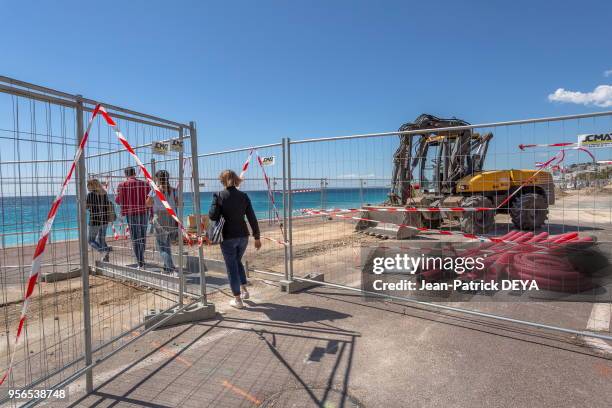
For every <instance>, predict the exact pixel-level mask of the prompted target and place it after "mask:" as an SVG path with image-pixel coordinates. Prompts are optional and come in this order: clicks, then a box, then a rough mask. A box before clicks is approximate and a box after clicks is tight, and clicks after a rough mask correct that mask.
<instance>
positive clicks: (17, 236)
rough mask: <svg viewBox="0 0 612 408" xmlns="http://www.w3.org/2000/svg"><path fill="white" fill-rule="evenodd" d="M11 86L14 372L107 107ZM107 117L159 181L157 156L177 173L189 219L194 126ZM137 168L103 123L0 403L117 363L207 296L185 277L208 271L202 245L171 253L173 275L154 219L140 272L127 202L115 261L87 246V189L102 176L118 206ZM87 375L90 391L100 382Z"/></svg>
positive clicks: (0, 320)
mask: <svg viewBox="0 0 612 408" xmlns="http://www.w3.org/2000/svg"><path fill="white" fill-rule="evenodd" d="M0 80H1V82H3V83H4V84H2V86H1V88H0V91H2V92H0V140H1V141H2V148H1V149H0V207H1V208H0V217H1V218H0V282H1V284H0V297H1V306H0V307H1V310H0V314H1V317H0V325H1V326H2V332H1V333H0V336H2V337H3V339H2V340H1V341H0V361H1V362H2V370H3V374H4V370H5V368H6V367H8V366H9V362H10V355H11V354H10V351H11V350H12V349H13V348H14V342H15V335H16V330H17V325H18V322H19V318H20V314H21V308H22V305H23V295H24V292H25V285H26V282H27V279H28V276H29V274H30V269H31V262H32V255H33V253H34V249H35V246H36V243H37V241H38V239H39V236H40V234H41V228H42V226H43V224H44V223H45V220H46V219H47V216H48V213H49V208H50V207H51V204H52V202H53V199H54V197H55V196H56V195H57V194H58V192H59V191H60V189H61V186H62V182H63V180H64V177H65V176H66V174H67V172H68V170H69V168H70V165H71V163H72V160H73V157H74V154H75V151H76V147H77V146H78V143H79V141H80V138H81V137H83V129H84V128H85V127H86V126H87V122H88V121H89V118H90V117H91V112H92V110H93V109H94V104H95V103H96V102H94V101H91V100H87V99H82V98H80V97H78V96H76V95H71V94H67V93H62V92H58V91H53V90H49V89H47V88H43V87H39V86H36V85H31V84H26V83H23V82H19V81H15V80H11V79H8V78H5V77H2V78H0ZM107 109H108V112H109V114H110V115H111V116H112V117H113V118H114V119H115V121H116V122H117V124H118V126H119V128H120V129H121V130H122V132H123V134H124V135H125V137H126V138H127V140H128V141H129V143H130V144H131V145H132V146H134V147H135V151H136V154H137V155H138V156H139V158H140V159H141V160H142V161H143V163H144V164H145V166H146V167H147V169H148V170H149V171H150V172H151V173H154V167H156V164H155V159H158V163H157V169H165V170H167V171H168V172H169V173H170V175H171V177H170V185H171V186H173V187H175V188H176V189H177V198H178V199H179V203H180V205H179V206H178V207H177V208H175V210H176V211H177V213H178V214H179V216H181V217H182V216H183V215H184V214H185V208H186V207H187V208H189V206H190V205H191V204H190V203H192V202H193V197H192V192H193V188H192V185H191V177H192V173H193V172H192V170H191V169H190V166H189V160H187V159H186V158H187V157H188V156H190V154H191V153H190V144H189V137H190V134H191V130H190V127H189V126H184V125H180V124H177V123H175V122H171V121H166V120H164V119H159V118H155V117H153V116H151V115H144V114H138V113H136V112H133V111H131V110H127V109H123V108H119V107H114V106H107ZM181 137H184V140H183V141H184V151H185V153H182V152H181V153H179V152H169V153H167V154H165V155H163V156H161V155H158V154H155V153H153V151H152V147H151V144H152V143H153V142H155V141H163V140H169V139H177V138H179V139H180V138H181ZM127 166H135V163H134V162H133V159H132V158H131V157H130V155H129V154H128V153H127V152H126V150H125V148H124V147H123V145H121V144H120V143H119V140H118V139H117V137H116V135H115V134H114V132H113V131H112V129H110V128H109V127H108V126H107V125H106V123H105V122H104V121H103V120H102V119H101V117H97V118H96V119H95V121H94V123H93V126H92V129H91V132H90V133H89V140H88V143H87V145H86V147H85V151H84V154H83V155H82V156H81V160H80V163H79V166H77V169H76V174H75V175H74V177H73V179H72V181H71V182H70V183H69V184H68V188H67V191H66V195H65V197H64V199H63V200H62V203H61V206H60V207H59V211H58V213H57V215H56V216H55V221H54V225H53V228H52V230H51V233H50V236H49V241H48V245H47V248H46V252H45V253H44V257H43V261H42V268H41V276H40V279H39V283H38V285H37V286H36V287H35V291H34V293H33V296H32V297H31V299H30V301H29V306H28V309H27V320H26V324H25V325H24V330H23V334H22V340H21V343H20V345H19V347H17V348H16V350H15V359H14V365H13V369H12V371H11V373H10V375H9V377H7V381H6V382H5V384H3V385H2V387H0V403H4V402H7V397H6V395H7V392H6V391H7V389H9V388H19V389H24V388H31V387H35V386H38V387H42V386H44V387H46V388H48V387H52V386H55V385H57V384H61V383H62V382H64V381H70V380H72V379H74V378H77V377H78V376H80V375H81V374H83V373H85V372H86V371H84V369H86V368H90V370H87V371H89V372H91V367H92V366H93V365H95V363H92V362H93V361H100V360H103V359H105V358H107V357H108V356H111V355H112V354H113V353H114V352H115V351H117V350H119V349H120V348H121V347H122V345H125V344H126V343H127V342H129V341H131V340H133V339H134V338H135V337H138V336H140V335H141V334H142V333H144V332H145V331H144V320H143V318H144V312H145V311H147V310H151V309H154V310H167V309H171V308H173V307H177V306H179V305H180V304H181V302H182V301H183V299H182V298H183V296H188V297H189V299H187V300H185V301H184V302H185V303H188V302H192V301H193V299H198V298H199V297H200V287H199V285H182V284H181V283H182V282H183V283H184V282H185V280H184V279H183V281H182V282H181V279H180V277H181V276H182V275H183V274H182V273H181V272H184V275H185V276H187V275H188V274H189V273H190V272H191V271H190V270H188V268H187V266H188V265H191V268H192V269H195V273H196V274H198V275H199V272H198V269H199V268H198V259H197V254H196V255H193V253H194V251H196V249H195V247H186V248H182V247H183V246H182V240H179V244H178V245H173V246H172V253H173V255H174V258H175V262H176V265H177V266H179V268H178V269H179V270H178V271H177V272H178V273H176V274H164V273H162V272H163V271H162V270H160V268H159V265H160V264H161V263H162V262H161V259H160V253H159V246H156V245H155V241H156V240H155V234H152V233H151V231H150V230H149V228H150V225H149V222H150V220H149V217H148V216H147V218H146V222H145V223H146V224H147V225H146V227H147V228H146V229H147V241H148V243H147V247H146V248H147V250H146V255H145V256H146V262H147V264H148V265H147V266H146V269H147V270H138V269H137V268H133V267H132V266H133V265H132V260H133V258H134V254H133V252H132V248H131V243H130V241H129V239H126V238H127V237H126V235H127V234H126V232H127V231H126V227H127V222H126V219H125V217H122V216H120V209H119V208H118V207H117V206H116V205H115V211H116V213H117V214H118V218H117V220H116V221H115V222H114V223H113V224H112V227H111V226H109V228H108V231H107V233H106V234H104V235H105V236H106V242H107V244H109V246H110V247H112V249H113V251H112V252H110V254H109V255H110V256H109V258H110V259H108V260H106V259H103V258H104V255H105V254H104V253H100V252H97V251H94V250H93V249H92V247H91V246H87V241H88V230H90V229H91V227H90V226H88V225H87V219H88V218H89V217H88V218H87V219H86V218H85V217H83V215H85V214H86V211H87V208H86V195H87V191H86V185H87V182H88V181H90V180H91V179H93V178H96V179H98V180H99V181H100V182H101V183H102V185H103V186H104V188H105V189H106V190H107V192H108V194H109V197H110V199H111V202H112V201H113V199H114V195H115V193H116V188H117V186H118V183H119V182H120V181H122V180H124V179H125V176H124V174H123V170H124V168H125V167H127ZM185 167H187V169H185ZM186 172H188V175H187V176H186V175H185V173H186ZM139 176H140V177H142V175H139ZM196 177H197V176H196ZM79 220H81V221H82V222H79ZM179 239H180V237H179ZM83 249H85V251H83ZM180 249H184V250H185V251H180ZM190 253H191V255H190ZM189 257H191V259H189ZM181 260H182V261H183V262H182V263H180V261H181ZM194 264H195V268H194V266H193V265H194ZM181 269H184V270H181ZM90 270H91V273H82V271H86V272H87V271H90ZM181 289H184V292H183V291H181ZM75 376H76V377H75ZM87 377H88V381H87V382H88V384H87V389H88V390H91V386H92V384H91V375H90V374H88V375H87Z"/></svg>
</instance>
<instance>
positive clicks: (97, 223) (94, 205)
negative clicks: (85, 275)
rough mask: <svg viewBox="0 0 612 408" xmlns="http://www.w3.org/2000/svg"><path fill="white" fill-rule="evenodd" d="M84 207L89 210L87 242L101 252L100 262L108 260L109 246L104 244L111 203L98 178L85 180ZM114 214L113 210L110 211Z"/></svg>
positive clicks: (109, 220)
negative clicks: (85, 195)
mask: <svg viewBox="0 0 612 408" xmlns="http://www.w3.org/2000/svg"><path fill="white" fill-rule="evenodd" d="M87 189H88V190H89V192H88V193H87V198H86V208H87V209H88V210H89V230H88V233H87V242H88V243H89V245H90V246H91V247H92V248H93V249H95V250H96V251H98V252H100V253H103V254H104V257H103V258H102V262H108V255H109V254H108V253H109V252H110V251H111V247H109V246H108V245H107V244H106V231H107V228H108V224H109V223H110V222H111V219H110V214H111V211H112V207H111V206H112V205H113V204H112V203H111V202H110V200H109V199H108V195H107V194H106V191H105V190H104V188H102V184H100V181H99V180H98V179H91V180H88V181H87ZM112 214H114V211H113V212H112Z"/></svg>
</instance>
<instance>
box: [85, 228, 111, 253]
mask: <svg viewBox="0 0 612 408" xmlns="http://www.w3.org/2000/svg"><path fill="white" fill-rule="evenodd" d="M107 228H108V224H102V225H90V226H89V231H88V233H87V242H88V243H89V245H90V246H91V247H92V248H93V249H95V250H96V251H98V252H108V251H109V249H110V248H109V246H108V245H107V244H106V230H107Z"/></svg>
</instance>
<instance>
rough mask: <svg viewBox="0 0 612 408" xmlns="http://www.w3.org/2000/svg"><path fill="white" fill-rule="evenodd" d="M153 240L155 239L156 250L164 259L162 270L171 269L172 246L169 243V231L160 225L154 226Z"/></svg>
mask: <svg viewBox="0 0 612 408" xmlns="http://www.w3.org/2000/svg"><path fill="white" fill-rule="evenodd" d="M155 241H157V250H158V251H159V255H160V256H161V257H162V259H163V261H164V270H165V271H171V270H173V269H174V262H172V246H171V244H170V231H169V230H168V229H165V228H163V227H160V226H156V227H155Z"/></svg>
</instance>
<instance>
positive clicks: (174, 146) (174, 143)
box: [170, 139, 183, 153]
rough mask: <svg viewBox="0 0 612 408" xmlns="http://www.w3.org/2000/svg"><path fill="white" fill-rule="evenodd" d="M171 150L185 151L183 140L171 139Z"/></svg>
mask: <svg viewBox="0 0 612 408" xmlns="http://www.w3.org/2000/svg"><path fill="white" fill-rule="evenodd" d="M170 150H172V151H173V152H179V153H180V152H182V151H183V141H182V140H179V139H174V140H171V141H170Z"/></svg>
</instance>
